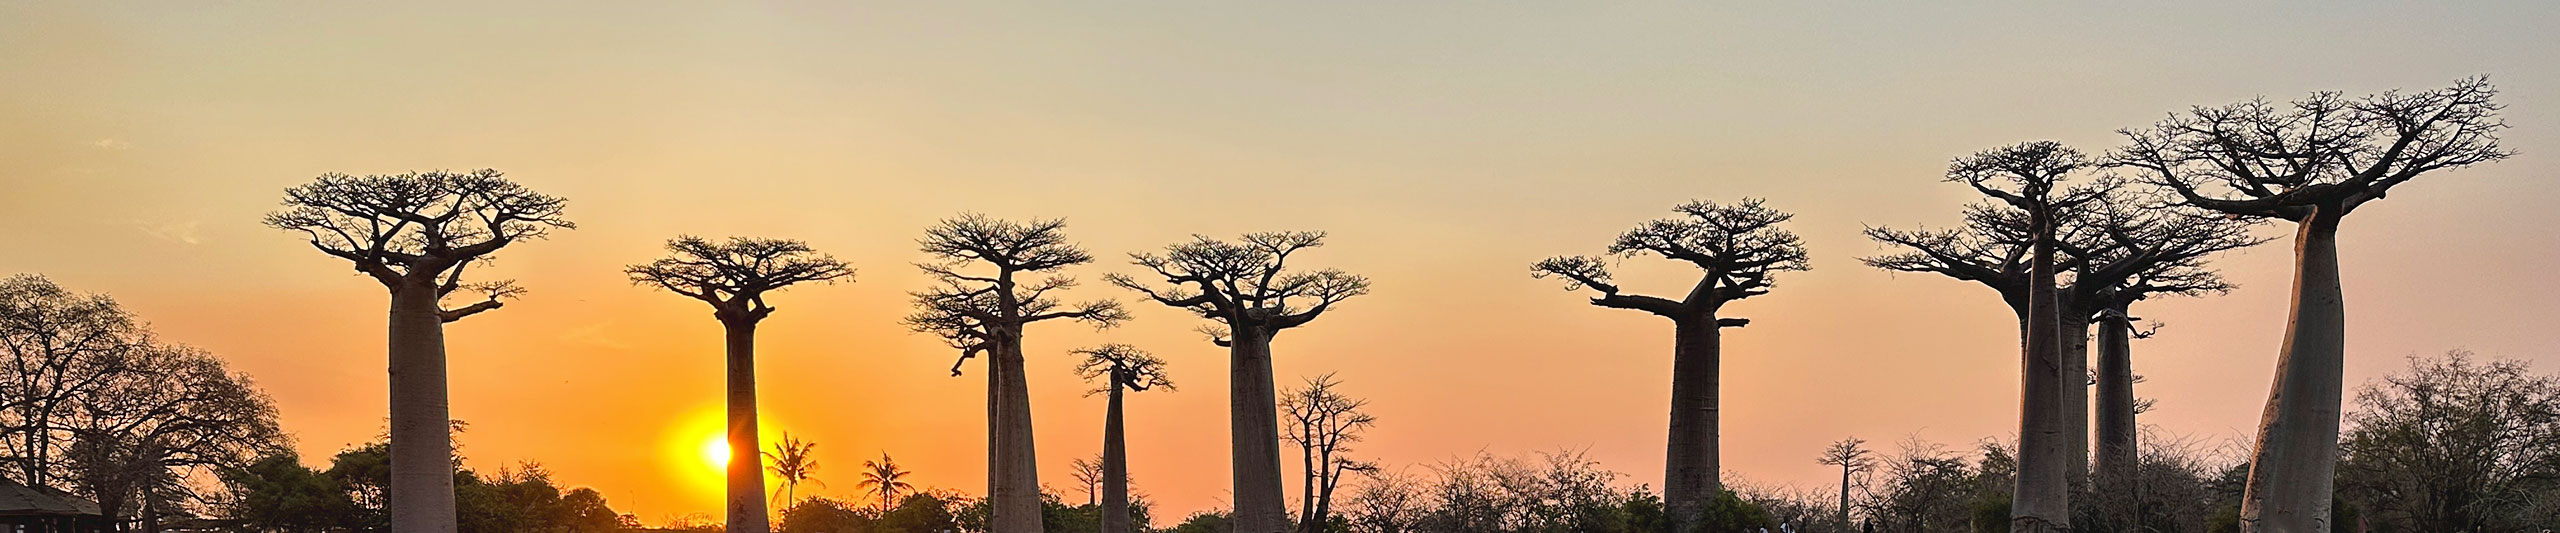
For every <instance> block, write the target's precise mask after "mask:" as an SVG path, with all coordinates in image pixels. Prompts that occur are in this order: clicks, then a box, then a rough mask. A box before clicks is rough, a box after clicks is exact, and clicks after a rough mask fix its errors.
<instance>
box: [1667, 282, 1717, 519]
mask: <svg viewBox="0 0 2560 533" xmlns="http://www.w3.org/2000/svg"><path fill="white" fill-rule="evenodd" d="M1675 324H1676V326H1675V329H1674V331H1675V332H1676V334H1677V335H1678V338H1677V339H1675V340H1674V343H1673V346H1672V355H1671V435H1670V439H1669V440H1670V442H1669V445H1668V446H1667V449H1666V450H1665V451H1666V453H1665V455H1664V457H1663V470H1664V471H1663V476H1662V497H1663V504H1664V507H1665V508H1666V510H1668V511H1670V513H1671V522H1672V529H1673V530H1674V531H1682V532H1686V531H1695V530H1697V528H1698V527H1699V524H1698V518H1699V513H1701V512H1703V511H1704V510H1705V508H1706V502H1707V500H1708V499H1709V498H1713V497H1715V494H1716V492H1717V491H1718V490H1721V489H1723V488H1724V486H1723V484H1722V483H1720V482H1719V480H1718V479H1717V478H1716V476H1717V474H1719V473H1720V471H1719V470H1718V469H1719V468H1721V465H1720V464H1719V463H1718V457H1717V453H1718V451H1719V450H1718V449H1717V443H1716V429H1717V428H1716V425H1717V424H1718V422H1719V420H1718V418H1717V411H1716V409H1717V402H1718V398H1717V395H1716V388H1717V386H1718V375H1719V372H1720V371H1721V369H1720V368H1719V367H1721V366H1722V365H1723V360H1722V356H1723V353H1722V349H1721V348H1722V346H1721V341H1722V339H1721V337H1720V335H1721V333H1720V332H1719V331H1718V330H1719V329H1720V327H1719V326H1717V325H1716V317H1715V314H1714V313H1704V314H1703V316H1699V317H1696V318H1690V319H1686V320H1677V321H1675Z"/></svg>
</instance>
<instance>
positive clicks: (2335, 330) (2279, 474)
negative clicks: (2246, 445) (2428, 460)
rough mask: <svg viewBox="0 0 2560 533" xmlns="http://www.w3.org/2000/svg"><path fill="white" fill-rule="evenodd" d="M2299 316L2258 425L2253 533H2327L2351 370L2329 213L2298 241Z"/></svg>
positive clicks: (2247, 499)
mask: <svg viewBox="0 0 2560 533" xmlns="http://www.w3.org/2000/svg"><path fill="white" fill-rule="evenodd" d="M2294 259H2295V261H2296V265H2295V267H2294V278H2293V317H2292V320H2291V321H2290V323H2289V324H2288V325H2287V326H2286V329H2285V334H2284V347H2283V351H2282V353H2280V354H2279V355H2278V356H2277V359H2276V376H2275V383H2274V386H2273V388H2272V389H2271V390H2269V391H2268V393H2267V407H2266V411H2265V414H2264V415H2262V416H2261V417H2260V418H2259V420H2258V448H2257V451H2256V453H2254V454H2251V460H2250V461H2249V481H2248V485H2247V489H2246V490H2245V494H2244V495H2243V496H2242V497H2241V500H2240V523H2241V529H2242V530H2243V531H2247V532H2251V533H2325V532H2327V531H2329V496H2330V490H2331V483H2332V482H2333V481H2335V476H2336V475H2337V466H2338V410H2339V401H2340V399H2341V392H2342V391H2341V390H2340V389H2341V388H2342V387H2343V386H2344V383H2343V382H2342V380H2344V379H2345V376H2344V373H2345V366H2346V305H2345V295H2343V294H2342V293H2341V291H2340V289H2339V286H2338V216H2337V215H2335V214H2332V213H2330V212H2329V209H2328V208H2325V207H2324V208H2322V209H2321V210H2320V212H2319V213H2316V214H2314V215H2312V216H2311V217H2309V218H2308V219H2305V220H2304V221H2303V222H2301V228H2300V229H2299V230H2298V232H2297V233H2296V234H2295V236H2294Z"/></svg>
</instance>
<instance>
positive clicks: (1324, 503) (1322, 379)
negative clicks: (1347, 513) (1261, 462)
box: [1280, 374, 1378, 533]
mask: <svg viewBox="0 0 2560 533" xmlns="http://www.w3.org/2000/svg"><path fill="white" fill-rule="evenodd" d="M1340 386H1342V382H1341V381H1340V380H1336V379H1334V378H1333V374H1325V375H1322V376H1316V377H1313V378H1308V379H1307V384H1306V385H1305V386H1301V387H1299V388H1297V389H1296V390H1291V391H1289V392H1288V393H1287V394H1284V395H1282V396H1281V397H1280V411H1281V412H1282V413H1283V416H1284V417H1286V418H1288V423H1287V424H1284V425H1283V429H1282V432H1281V434H1280V437H1281V438H1283V439H1288V441H1289V442H1291V443H1294V444H1297V445H1298V458H1299V460H1300V464H1302V465H1304V466H1305V467H1306V468H1305V471H1304V476H1302V477H1303V478H1304V479H1303V482H1302V483H1300V487H1301V489H1302V490H1301V491H1300V492H1299V494H1300V495H1301V496H1302V498H1301V500H1300V505H1299V508H1298V531H1299V532H1300V533H1323V532H1324V531H1326V528H1327V527H1328V525H1329V524H1330V523H1331V522H1332V518H1333V491H1334V489H1336V488H1340V487H1341V486H1342V476H1343V474H1345V473H1348V472H1369V471H1374V470H1377V468H1378V467H1377V465H1375V464H1371V463H1367V462H1362V461H1357V460H1353V459H1351V458H1350V457H1349V456H1348V454H1349V453H1350V452H1351V443H1354V442H1359V441H1360V437H1361V434H1362V433H1366V432H1367V431H1368V430H1369V427H1370V426H1374V425H1377V424H1378V418H1377V417H1374V416H1370V415H1369V413H1368V412H1366V411H1363V410H1361V409H1362V408H1364V407H1368V405H1369V400H1365V399H1360V398H1353V397H1351V396H1349V395H1345V394H1342V393H1340V392H1336V391H1335V390H1334V388H1335V387H1340Z"/></svg>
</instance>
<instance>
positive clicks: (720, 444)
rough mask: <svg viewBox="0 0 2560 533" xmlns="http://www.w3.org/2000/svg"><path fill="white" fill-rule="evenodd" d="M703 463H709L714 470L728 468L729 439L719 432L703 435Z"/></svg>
mask: <svg viewBox="0 0 2560 533" xmlns="http://www.w3.org/2000/svg"><path fill="white" fill-rule="evenodd" d="M702 464H705V465H709V466H710V467H711V469H712V470H714V471H719V470H722V469H726V468H728V466H729V439H727V438H726V437H725V436H723V435H718V434H714V435H710V436H706V437H703V438H702Z"/></svg>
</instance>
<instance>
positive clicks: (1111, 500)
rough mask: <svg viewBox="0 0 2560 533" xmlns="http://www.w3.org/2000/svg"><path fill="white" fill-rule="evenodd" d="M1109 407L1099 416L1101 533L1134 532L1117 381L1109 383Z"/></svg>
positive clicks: (1125, 437) (1126, 451)
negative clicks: (1100, 441)
mask: <svg viewBox="0 0 2560 533" xmlns="http://www.w3.org/2000/svg"><path fill="white" fill-rule="evenodd" d="M1110 394H1111V406H1110V407H1109V408H1108V409H1109V410H1108V411H1106V412H1104V413H1103V415H1102V533H1134V532H1135V531H1137V530H1136V529H1135V526H1134V525H1133V524H1131V522H1132V521H1133V520H1131V519H1130V517H1129V442H1128V437H1127V435H1126V434H1125V433H1123V431H1124V429H1123V426H1122V420H1123V418H1122V417H1121V414H1120V413H1121V411H1120V409H1121V396H1122V395H1123V394H1124V393H1122V392H1121V388H1120V380H1119V378H1117V377H1114V378H1113V379H1112V383H1111V392H1110Z"/></svg>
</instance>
